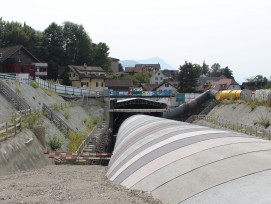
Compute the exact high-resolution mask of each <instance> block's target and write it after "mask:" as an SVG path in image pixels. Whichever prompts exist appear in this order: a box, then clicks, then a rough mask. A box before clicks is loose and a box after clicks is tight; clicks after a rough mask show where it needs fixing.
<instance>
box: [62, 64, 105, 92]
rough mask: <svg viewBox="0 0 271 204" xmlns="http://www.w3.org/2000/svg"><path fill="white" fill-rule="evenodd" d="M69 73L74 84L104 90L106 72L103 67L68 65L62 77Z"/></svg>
mask: <svg viewBox="0 0 271 204" xmlns="http://www.w3.org/2000/svg"><path fill="white" fill-rule="evenodd" d="M65 75H68V78H69V80H70V81H71V84H72V86H74V87H78V88H80V87H82V88H87V89H90V90H95V91H103V90H104V87H105V79H106V72H105V71H104V70H103V69H102V68H101V67H93V66H87V65H86V64H84V65H83V66H77V65H68V67H66V69H65V70H64V72H63V73H62V75H61V76H60V78H62V79H63V78H64V76H65Z"/></svg>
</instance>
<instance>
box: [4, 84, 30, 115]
mask: <svg viewBox="0 0 271 204" xmlns="http://www.w3.org/2000/svg"><path fill="white" fill-rule="evenodd" d="M0 93H1V94H2V95H3V96H4V97H5V98H6V99H7V100H8V101H10V102H11V103H12V104H13V105H14V107H15V108H16V110H27V109H30V106H29V105H28V104H27V103H26V102H25V101H24V100H23V99H22V98H20V97H19V96H18V95H17V94H16V93H15V92H14V91H13V90H12V89H11V88H9V87H8V85H6V84H5V83H4V82H3V81H2V80H0Z"/></svg>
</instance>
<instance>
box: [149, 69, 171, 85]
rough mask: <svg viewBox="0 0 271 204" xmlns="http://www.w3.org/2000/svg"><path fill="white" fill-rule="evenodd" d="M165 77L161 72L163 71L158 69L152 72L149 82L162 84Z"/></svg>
mask: <svg viewBox="0 0 271 204" xmlns="http://www.w3.org/2000/svg"><path fill="white" fill-rule="evenodd" d="M167 79H168V77H167V76H166V75H164V74H163V71H162V70H158V71H156V72H153V74H152V76H151V78H150V84H162V83H163V82H164V81H165V80H167Z"/></svg>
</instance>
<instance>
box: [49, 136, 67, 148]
mask: <svg viewBox="0 0 271 204" xmlns="http://www.w3.org/2000/svg"><path fill="white" fill-rule="evenodd" d="M48 145H49V146H50V147H51V149H52V150H53V151H55V150H58V149H60V148H61V146H62V145H63V140H62V139H61V138H60V137H58V136H57V135H53V136H49V142H48Z"/></svg>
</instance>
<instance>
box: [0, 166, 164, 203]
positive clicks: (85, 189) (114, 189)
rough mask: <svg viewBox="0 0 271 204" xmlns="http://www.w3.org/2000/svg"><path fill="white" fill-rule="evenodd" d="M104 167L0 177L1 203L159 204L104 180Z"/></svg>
mask: <svg viewBox="0 0 271 204" xmlns="http://www.w3.org/2000/svg"><path fill="white" fill-rule="evenodd" d="M106 168H107V167H105V166H94V165H93V166H88V165H86V166H85V165H84V166H80V165H74V166H71V165H50V166H47V167H45V168H42V169H37V170H32V171H26V172H19V173H15V174H10V175H6V176H0V203H1V204H2V203H29V204H30V203H35V204H37V203H39V204H40V203H44V204H45V203H46V204H48V203H75V204H77V203H78V204H79V203H80V204H81V203H87V204H100V203H104V204H107V203H108V204H110V203H112V204H122V203H123V204H130V203H136V204H141V203H151V204H161V203H162V202H160V201H159V200H156V199H154V198H153V197H152V196H151V195H150V194H149V193H146V192H142V191H135V190H127V189H125V188H123V187H121V186H116V185H113V184H112V183H111V182H110V181H108V180H107V178H106V176H105V174H106Z"/></svg>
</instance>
